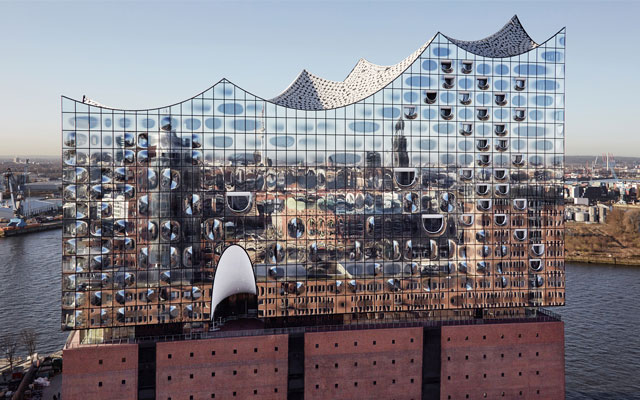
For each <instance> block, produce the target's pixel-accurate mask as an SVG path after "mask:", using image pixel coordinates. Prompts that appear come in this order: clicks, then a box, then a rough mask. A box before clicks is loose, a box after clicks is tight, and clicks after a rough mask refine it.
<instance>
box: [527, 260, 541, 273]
mask: <svg viewBox="0 0 640 400" xmlns="http://www.w3.org/2000/svg"><path fill="white" fill-rule="evenodd" d="M529 266H530V267H531V269H532V270H534V271H541V270H542V266H543V263H542V260H541V259H539V258H532V259H530V260H529Z"/></svg>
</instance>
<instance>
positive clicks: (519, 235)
mask: <svg viewBox="0 0 640 400" xmlns="http://www.w3.org/2000/svg"><path fill="white" fill-rule="evenodd" d="M513 237H514V238H515V239H516V240H519V241H521V242H523V241H525V240H526V239H527V230H526V229H515V230H514V231H513Z"/></svg>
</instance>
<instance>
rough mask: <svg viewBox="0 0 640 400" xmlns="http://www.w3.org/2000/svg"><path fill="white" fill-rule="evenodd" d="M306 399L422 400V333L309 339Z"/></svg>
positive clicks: (379, 331)
mask: <svg viewBox="0 0 640 400" xmlns="http://www.w3.org/2000/svg"><path fill="white" fill-rule="evenodd" d="M304 347H305V348H304V352H305V399H358V398H360V399H369V398H378V399H415V400H418V399H420V393H421V390H422V328H398V329H374V330H363V331H345V332H320V333H307V334H306V335H305V344H304Z"/></svg>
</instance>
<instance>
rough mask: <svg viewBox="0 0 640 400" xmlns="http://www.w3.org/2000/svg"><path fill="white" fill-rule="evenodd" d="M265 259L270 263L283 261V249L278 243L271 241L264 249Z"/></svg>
mask: <svg viewBox="0 0 640 400" xmlns="http://www.w3.org/2000/svg"><path fill="white" fill-rule="evenodd" d="M266 253H267V254H266V256H267V259H266V261H267V262H269V263H271V264H277V263H281V262H282V261H284V256H285V250H284V247H282V245H281V244H280V243H272V244H271V245H270V246H269V247H268V248H267V251H266Z"/></svg>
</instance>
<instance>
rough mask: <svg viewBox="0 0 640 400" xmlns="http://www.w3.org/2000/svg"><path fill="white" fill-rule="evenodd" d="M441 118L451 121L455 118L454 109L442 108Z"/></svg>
mask: <svg viewBox="0 0 640 400" xmlns="http://www.w3.org/2000/svg"><path fill="white" fill-rule="evenodd" d="M440 116H441V117H442V119H445V120H450V119H452V118H453V109H452V108H451V107H440Z"/></svg>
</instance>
